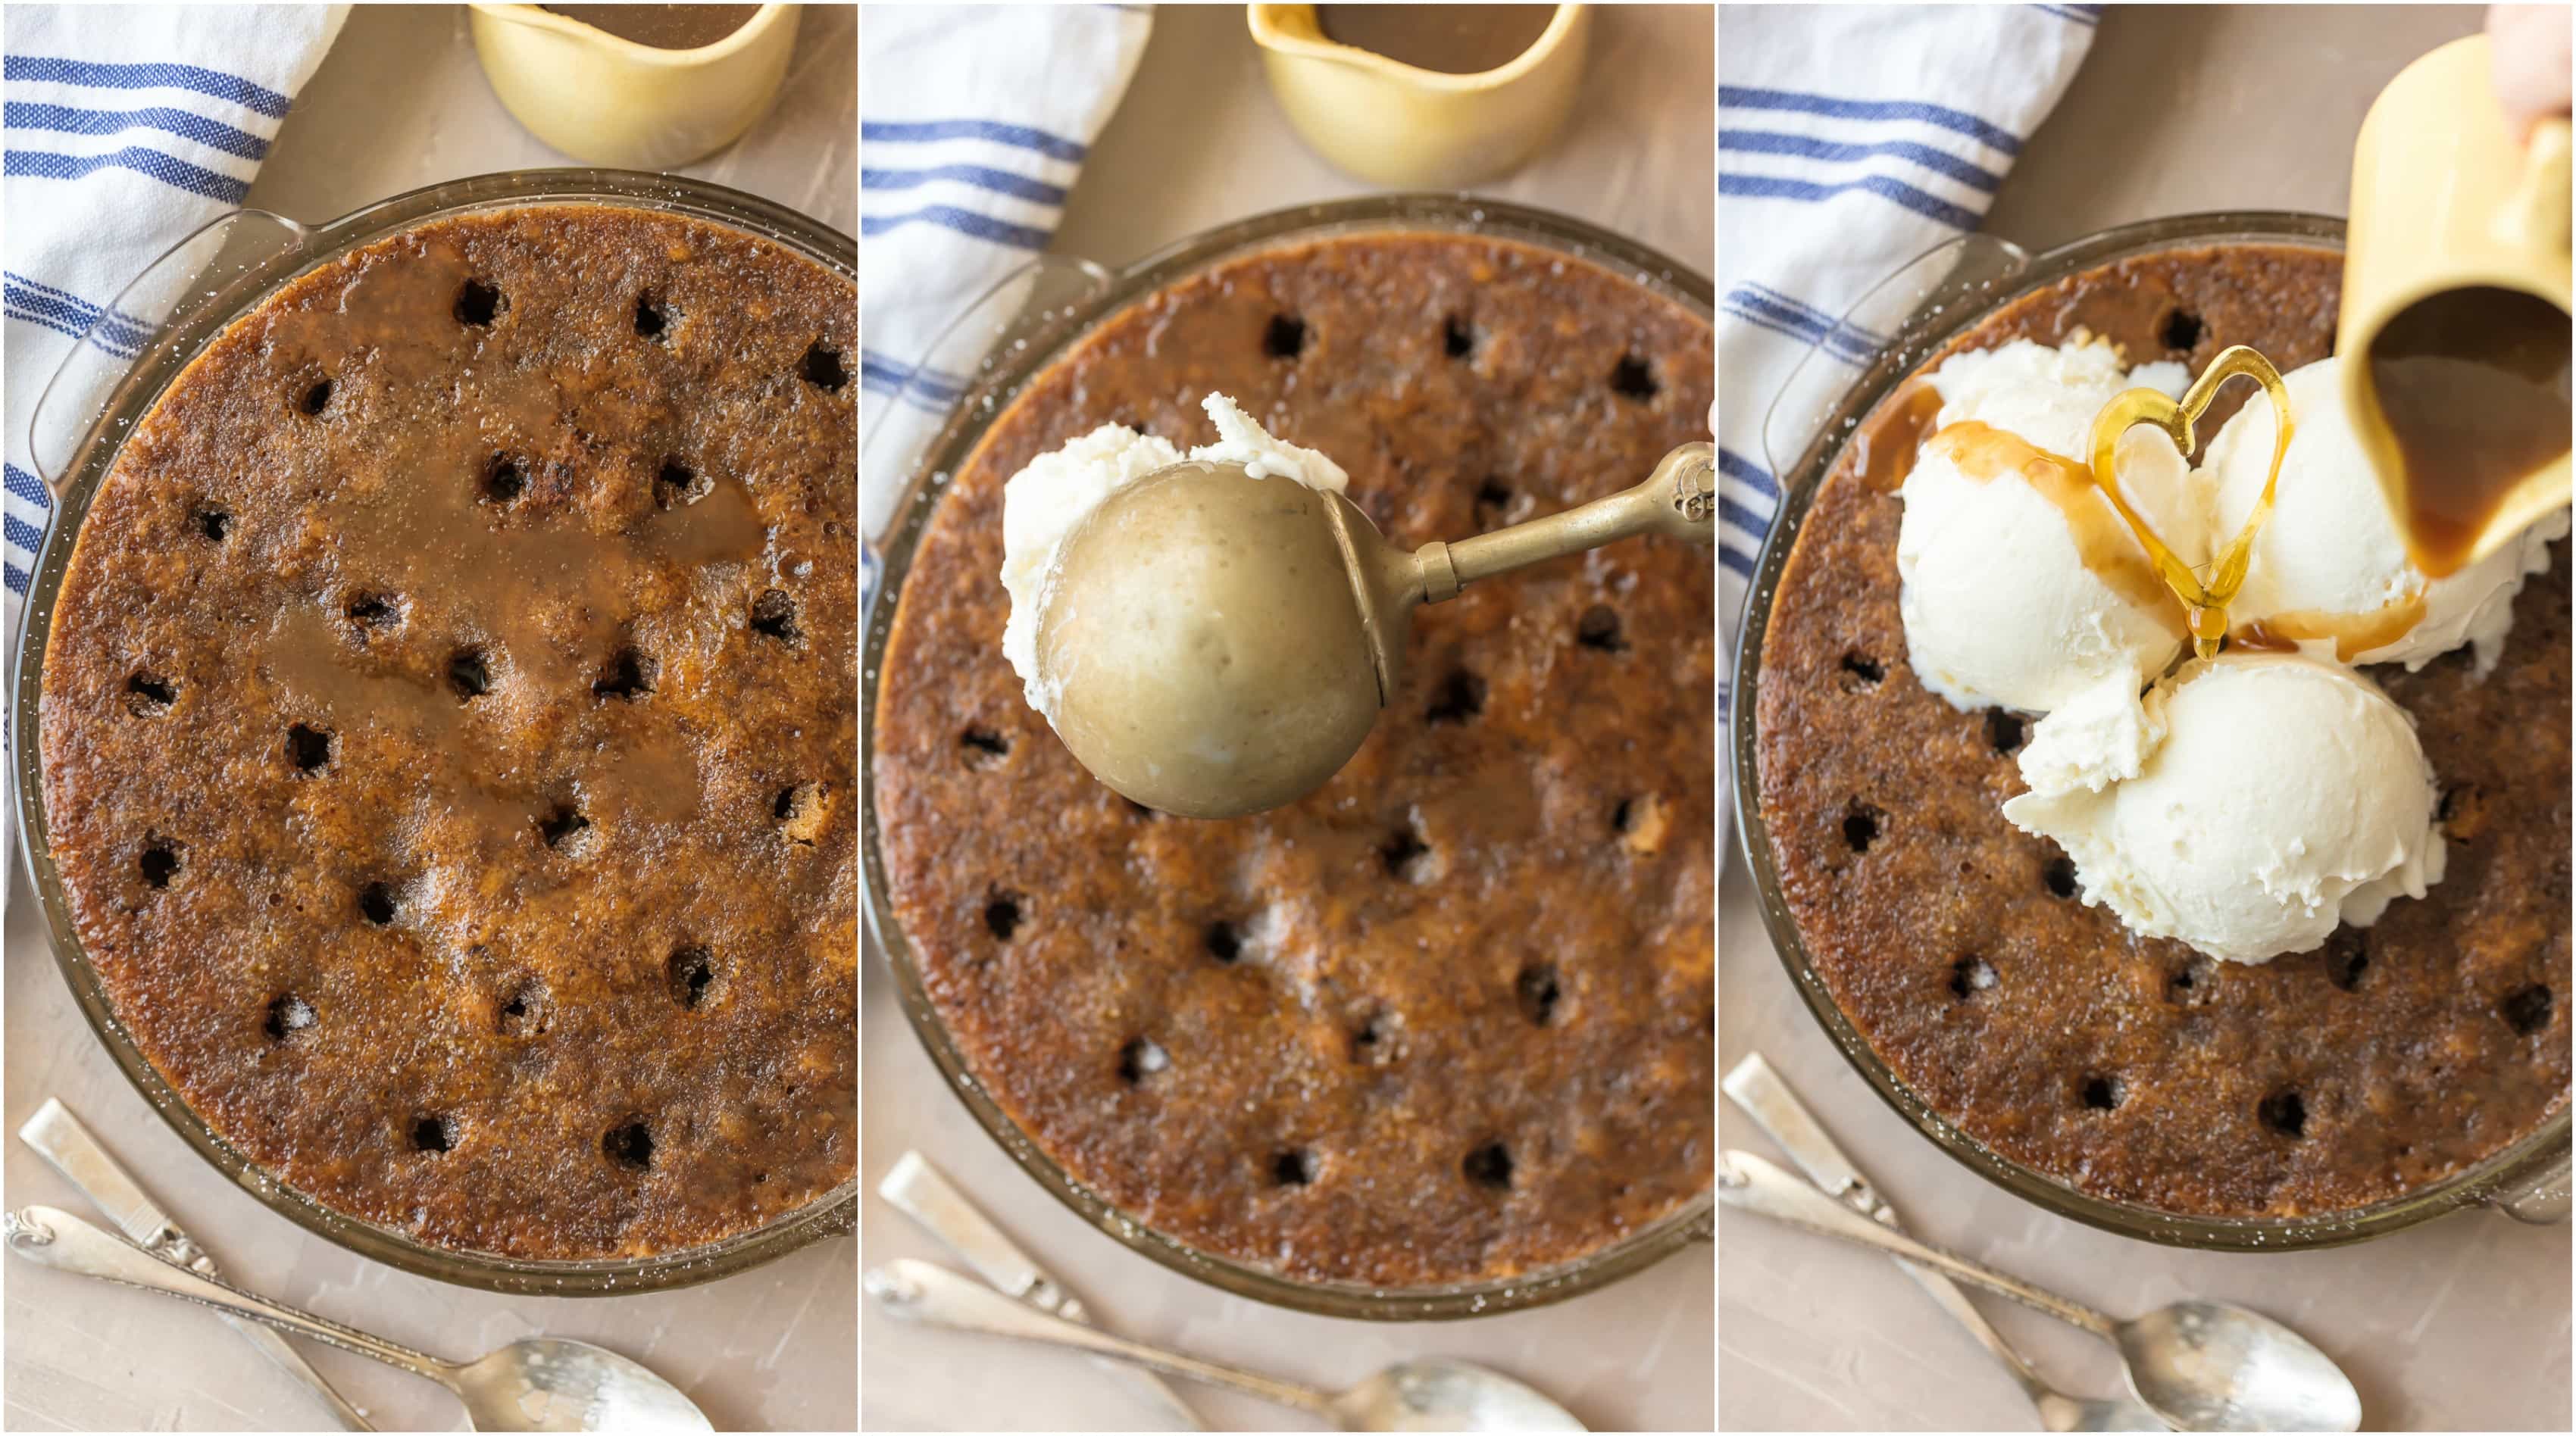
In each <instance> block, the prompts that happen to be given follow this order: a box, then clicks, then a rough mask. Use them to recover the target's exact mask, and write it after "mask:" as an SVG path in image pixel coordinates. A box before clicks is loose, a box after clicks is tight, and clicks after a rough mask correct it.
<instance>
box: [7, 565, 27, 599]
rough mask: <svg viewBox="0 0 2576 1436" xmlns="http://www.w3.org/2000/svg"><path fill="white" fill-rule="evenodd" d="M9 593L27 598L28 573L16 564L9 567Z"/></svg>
mask: <svg viewBox="0 0 2576 1436" xmlns="http://www.w3.org/2000/svg"><path fill="white" fill-rule="evenodd" d="M8 581H9V591H10V592H11V593H14V594H16V595H18V596H19V597H20V598H25V597H26V596H27V571H26V570H25V569H23V568H20V567H18V566H17V565H16V564H14V563H13V564H10V565H9V566H8Z"/></svg>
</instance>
